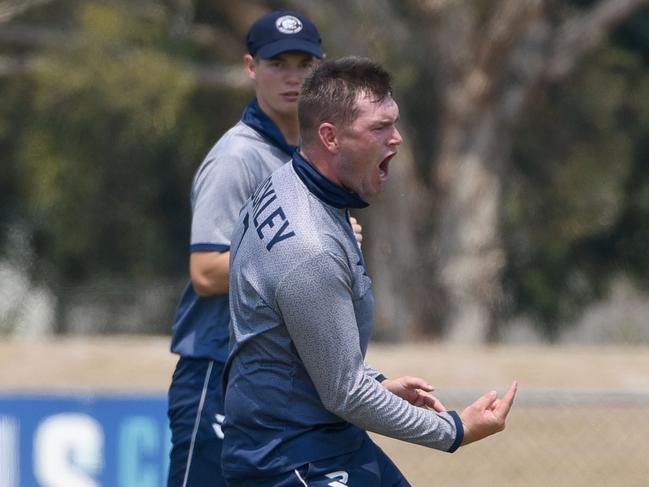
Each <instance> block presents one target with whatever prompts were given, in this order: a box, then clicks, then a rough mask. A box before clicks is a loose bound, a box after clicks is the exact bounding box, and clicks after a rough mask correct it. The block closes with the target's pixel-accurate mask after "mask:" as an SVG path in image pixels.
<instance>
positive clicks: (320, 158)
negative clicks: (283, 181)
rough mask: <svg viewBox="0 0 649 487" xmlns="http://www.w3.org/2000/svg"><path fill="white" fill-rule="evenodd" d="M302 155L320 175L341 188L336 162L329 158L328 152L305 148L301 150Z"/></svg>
mask: <svg viewBox="0 0 649 487" xmlns="http://www.w3.org/2000/svg"><path fill="white" fill-rule="evenodd" d="M300 154H302V157H304V158H305V159H306V160H307V161H309V162H310V163H311V165H312V166H313V167H315V168H316V169H317V170H318V172H319V173H320V174H322V175H323V176H324V177H325V178H327V179H328V180H329V181H331V182H332V183H334V184H337V185H339V186H340V181H339V180H338V177H337V175H336V171H335V169H334V167H333V162H334V161H333V160H331V159H330V158H329V157H328V155H329V154H328V153H327V152H325V151H322V150H318V149H315V148H307V147H303V148H302V149H301V150H300Z"/></svg>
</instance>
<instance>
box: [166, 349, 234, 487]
mask: <svg viewBox="0 0 649 487" xmlns="http://www.w3.org/2000/svg"><path fill="white" fill-rule="evenodd" d="M222 373H223V365H222V364H220V363H218V362H214V361H213V360H207V359H192V358H184V357H181V358H180V360H178V364H177V365H176V370H175V372H174V375H173V379H172V381H171V387H170V388H169V411H168V415H169V422H170V426H171V458H170V462H169V480H168V487H197V486H200V487H216V486H219V487H220V486H224V485H225V481H224V480H223V476H222V474H221V447H222V443H223V441H222V438H223V434H222V432H221V423H223V399H222V397H221V375H222Z"/></svg>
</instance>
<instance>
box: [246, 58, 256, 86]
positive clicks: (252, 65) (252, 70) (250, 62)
mask: <svg viewBox="0 0 649 487" xmlns="http://www.w3.org/2000/svg"><path fill="white" fill-rule="evenodd" d="M243 67H244V68H245V70H246V74H247V75H248V77H249V78H250V79H252V80H254V79H255V78H256V76H257V64H256V61H255V58H254V57H252V55H251V54H244V55H243Z"/></svg>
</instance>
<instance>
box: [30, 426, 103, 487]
mask: <svg viewBox="0 0 649 487" xmlns="http://www.w3.org/2000/svg"><path fill="white" fill-rule="evenodd" d="M103 443H104V434H103V431H102V429H101V426H100V424H99V423H98V422H97V421H96V420H95V419H93V418H92V417H90V416H87V415H85V414H57V415H55V416H51V417H49V418H47V419H46V420H45V421H43V422H42V423H41V424H40V425H39V427H38V429H37V430H36V435H35V438H34V475H35V477H36V479H37V480H38V481H39V483H40V484H41V485H42V486H43V487H99V484H98V483H97V482H96V480H95V479H94V478H93V477H96V475H97V474H98V473H99V472H100V471H101V467H102V450H103Z"/></svg>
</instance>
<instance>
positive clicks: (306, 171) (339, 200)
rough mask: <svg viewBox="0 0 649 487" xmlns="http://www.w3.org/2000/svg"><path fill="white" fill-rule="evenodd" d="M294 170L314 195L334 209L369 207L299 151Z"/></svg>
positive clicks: (296, 153) (296, 155)
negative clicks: (329, 178) (319, 169)
mask: <svg viewBox="0 0 649 487" xmlns="http://www.w3.org/2000/svg"><path fill="white" fill-rule="evenodd" d="M293 168H294V169H295V172H296V173H297V175H298V176H299V177H300V179H301V180H302V182H303V183H304V184H306V187H307V188H309V191H311V192H312V193H313V194H314V195H316V196H317V197H318V198H319V199H320V200H322V201H324V202H325V203H327V204H328V205H331V206H333V207H334V208H365V207H367V206H369V204H368V203H366V202H365V201H363V200H362V199H361V198H360V196H358V195H357V194H356V193H350V192H349V191H347V190H346V189H344V188H341V187H340V186H338V185H337V184H334V183H332V182H331V181H329V180H328V179H327V178H325V177H324V176H323V175H322V174H320V173H319V172H318V170H317V169H316V168H315V167H313V166H312V165H311V163H310V162H309V161H307V160H306V159H305V158H304V157H302V155H301V154H300V152H299V151H297V150H296V151H295V154H293Z"/></svg>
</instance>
